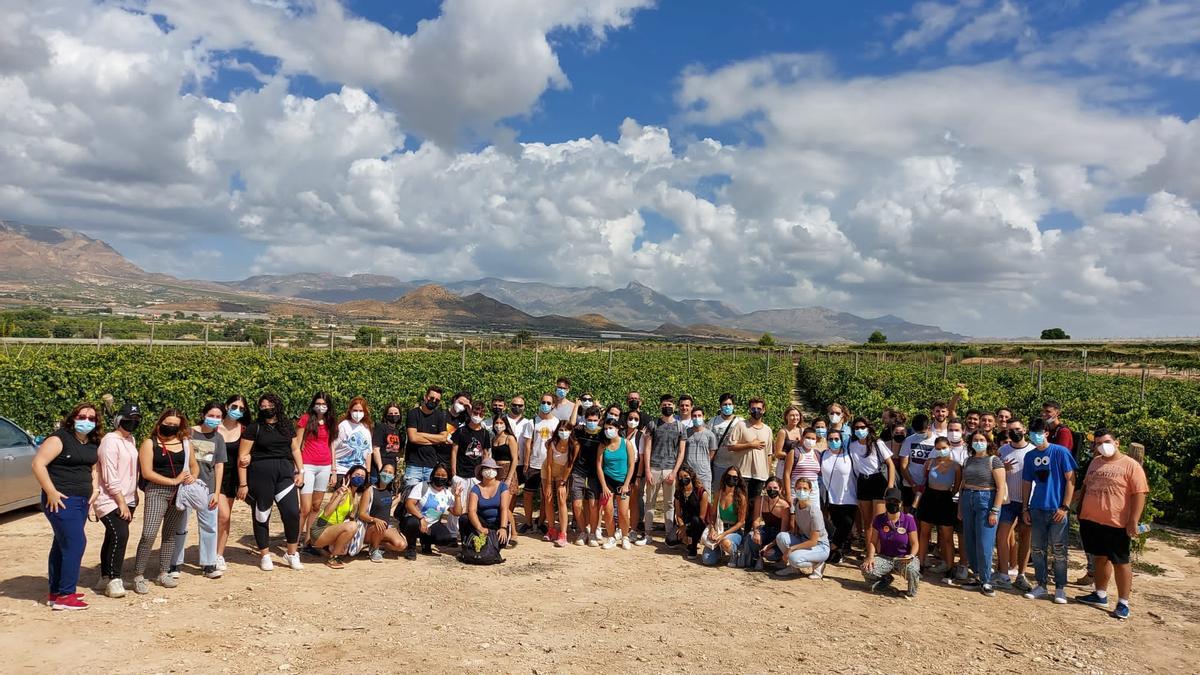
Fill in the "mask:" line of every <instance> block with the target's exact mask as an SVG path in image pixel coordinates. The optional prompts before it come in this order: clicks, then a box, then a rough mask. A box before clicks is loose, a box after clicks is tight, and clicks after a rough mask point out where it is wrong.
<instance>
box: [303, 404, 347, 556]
mask: <svg viewBox="0 0 1200 675" xmlns="http://www.w3.org/2000/svg"><path fill="white" fill-rule="evenodd" d="M337 434H338V423H337V415H335V414H334V412H333V397H331V396H330V395H329V394H328V393H326V392H323V391H319V392H317V393H316V394H315V395H313V397H312V400H311V401H309V403H308V411H307V412H305V413H304V414H303V415H301V416H300V420H299V421H298V422H297V423H296V438H294V439H293V440H292V445H293V448H292V451H293V452H295V451H296V450H297V449H299V451H300V459H301V461H303V462H304V469H303V472H304V487H302V488H300V541H302V542H304V544H305V553H308V554H309V555H320V552H319V551H317V550H316V548H315V547H313V545H312V542H310V541H308V539H309V536H308V531H309V529H310V528H311V527H312V524H313V521H314V520H316V519H317V514H318V513H320V512H321V504H322V503H324V501H325V491H326V490H328V489H329V481H330V480H331V479H332V477H333V476H336V475H337V464H336V463H335V462H334V461H333V443H334V441H335V440H337Z"/></svg>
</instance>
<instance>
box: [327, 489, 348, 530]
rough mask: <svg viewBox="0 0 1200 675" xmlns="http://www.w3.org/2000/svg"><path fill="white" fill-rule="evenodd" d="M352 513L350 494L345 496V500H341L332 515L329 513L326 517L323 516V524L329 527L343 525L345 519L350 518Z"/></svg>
mask: <svg viewBox="0 0 1200 675" xmlns="http://www.w3.org/2000/svg"><path fill="white" fill-rule="evenodd" d="M353 511H354V494H353V493H350V494H347V495H346V498H345V499H343V500H342V503H341V504H338V507H337V508H336V509H334V510H333V513H331V514H330V515H328V516H325V522H326V523H328V524H330V525H337V524H338V523H344V522H346V519H347V518H349V517H350V514H351V513H352V512H353Z"/></svg>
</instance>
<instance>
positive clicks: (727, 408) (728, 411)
mask: <svg viewBox="0 0 1200 675" xmlns="http://www.w3.org/2000/svg"><path fill="white" fill-rule="evenodd" d="M721 414H722V415H724V416H726V417H729V416H730V415H732V414H733V404H732V403H726V404H725V405H723V406H721Z"/></svg>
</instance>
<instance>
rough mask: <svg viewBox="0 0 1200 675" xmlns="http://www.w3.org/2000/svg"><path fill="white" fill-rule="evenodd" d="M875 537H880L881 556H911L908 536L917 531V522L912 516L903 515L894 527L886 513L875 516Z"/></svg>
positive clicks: (873, 523) (872, 525) (873, 524)
mask: <svg viewBox="0 0 1200 675" xmlns="http://www.w3.org/2000/svg"><path fill="white" fill-rule="evenodd" d="M871 527H873V528H875V535H876V536H878V537H879V555H886V556H887V557H889V558H900V557H903V556H906V555H911V554H912V551H910V550H909V549H908V535H909V533H911V532H916V531H917V521H916V519H914V518H913V517H912V515H911V514H908V513H901V514H900V519H899V520H897V521H896V523H895V524H894V525H893V524H892V523H891V522H890V521H889V520H888V517H887V514H886V513H881V514H879V515H877V516H875V520H874V521H873V522H872V523H871Z"/></svg>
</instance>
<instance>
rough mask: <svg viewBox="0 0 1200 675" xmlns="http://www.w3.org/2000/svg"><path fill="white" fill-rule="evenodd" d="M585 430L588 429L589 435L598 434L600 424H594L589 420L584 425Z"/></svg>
mask: <svg viewBox="0 0 1200 675" xmlns="http://www.w3.org/2000/svg"><path fill="white" fill-rule="evenodd" d="M583 428H584V429H587V430H588V432H589V433H593V434H594V433H596V430H597V429H599V428H600V423H599V422H593V421H592V420H588V421H587V422H584V423H583Z"/></svg>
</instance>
